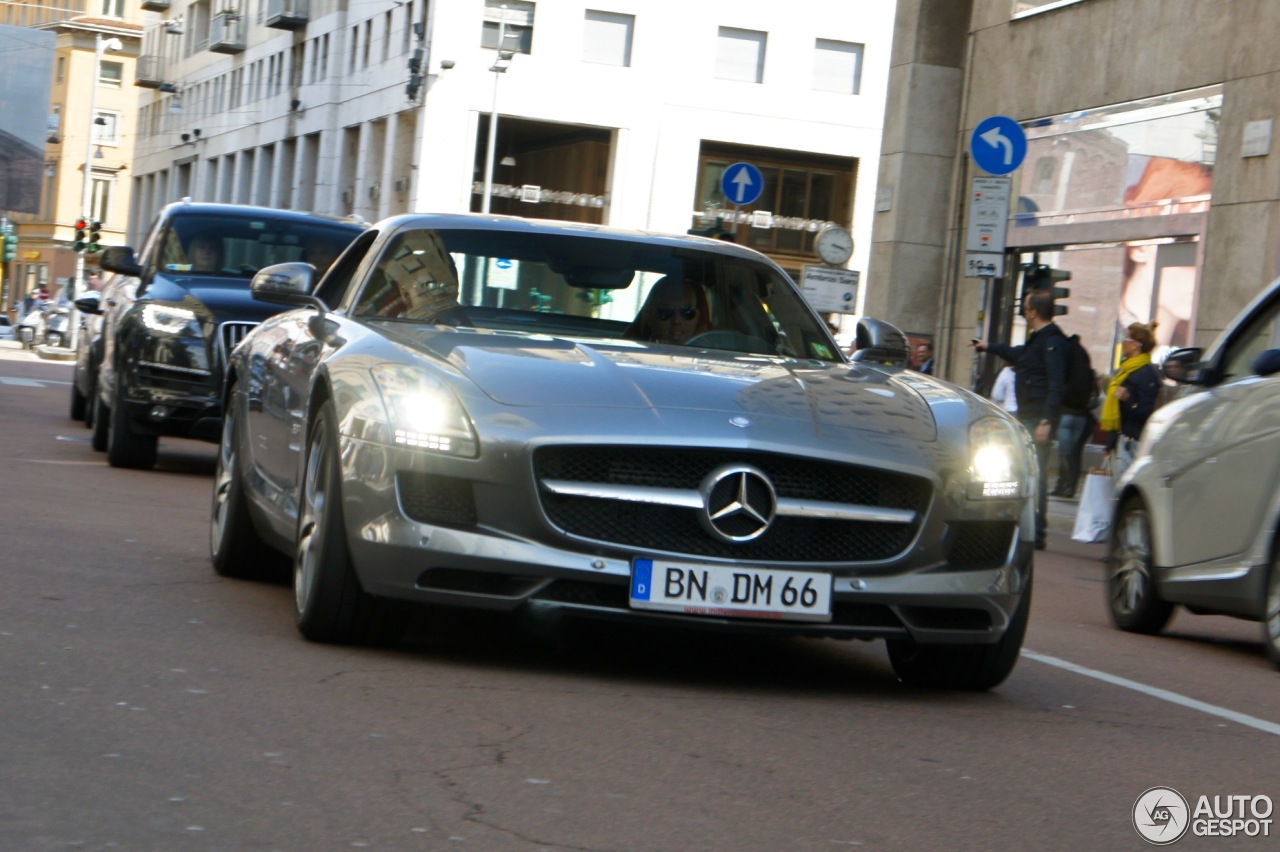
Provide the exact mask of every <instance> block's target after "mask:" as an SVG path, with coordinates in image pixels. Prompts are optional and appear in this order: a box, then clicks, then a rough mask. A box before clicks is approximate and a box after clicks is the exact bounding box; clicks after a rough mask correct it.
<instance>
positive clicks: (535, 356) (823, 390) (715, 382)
mask: <svg viewBox="0 0 1280 852" xmlns="http://www.w3.org/2000/svg"><path fill="white" fill-rule="evenodd" d="M417 345H418V346H421V347H422V348H423V349H425V350H427V351H428V352H430V353H431V354H432V355H434V356H436V357H438V358H441V359H443V360H446V361H448V362H449V363H450V364H451V365H453V367H455V368H456V369H457V370H459V371H460V372H461V373H462V374H464V375H465V376H466V377H467V378H468V379H470V381H471V382H472V383H473V384H474V385H475V387H477V388H478V389H480V390H481V391H482V392H483V393H484V394H486V395H487V396H488V397H490V398H491V399H493V400H495V401H497V402H499V403H502V404H504V405H511V406H541V407H546V406H553V407H575V406H576V407H584V408H586V407H589V408H594V409H599V408H606V407H607V408H622V409H626V408H634V409H638V410H656V411H671V410H676V409H684V410H696V411H717V412H724V413H725V414H727V415H729V416H736V415H742V416H745V417H747V418H749V419H753V420H759V419H763V418H769V419H773V418H777V419H783V420H789V421H796V420H800V421H804V422H806V423H809V424H812V428H816V429H818V431H825V430H823V429H822V426H823V424H830V425H832V426H835V425H837V424H838V425H839V426H840V428H842V429H843V428H851V427H852V428H866V429H871V430H874V431H876V432H880V433H884V432H886V431H888V432H890V433H893V434H897V435H898V436H900V437H904V438H908V439H910V440H916V441H931V440H933V439H934V438H935V437H936V432H937V427H936V424H935V419H934V416H933V414H932V411H931V402H934V401H936V400H939V399H942V398H950V399H954V400H956V401H959V393H958V392H957V391H956V390H955V389H954V388H951V387H950V386H949V385H946V384H945V383H943V382H940V381H937V380H935V379H930V378H927V377H925V376H922V375H920V374H917V373H908V372H905V371H901V370H885V369H881V368H878V367H874V366H870V365H863V364H857V363H855V364H832V363H829V362H824V361H817V360H804V359H790V358H778V357H763V356H755V355H734V354H732V353H727V352H715V351H698V350H693V349H687V348H683V347H666V346H656V345H647V344H629V343H620V342H618V341H610V342H609V343H607V344H605V343H596V342H582V341H570V340H565V339H560V338H531V337H529V336H523V335H510V336H508V335H502V334H484V333H473V332H442V333H435V334H431V335H429V336H428V337H427V338H426V339H425V340H422V339H419V341H417ZM864 424H865V427H864Z"/></svg>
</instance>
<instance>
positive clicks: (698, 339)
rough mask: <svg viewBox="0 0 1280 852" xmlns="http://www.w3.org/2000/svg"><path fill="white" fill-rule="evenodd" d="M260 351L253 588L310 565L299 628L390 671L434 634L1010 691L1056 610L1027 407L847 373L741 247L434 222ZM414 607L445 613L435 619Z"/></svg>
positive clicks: (245, 367) (239, 361)
mask: <svg viewBox="0 0 1280 852" xmlns="http://www.w3.org/2000/svg"><path fill="white" fill-rule="evenodd" d="M315 279H316V274H315V271H314V269H313V268H312V267H311V266H309V265H308V264H305V263H286V264H280V265H277V266H272V267H268V268H266V269H263V270H262V271H261V272H259V273H258V275H257V276H256V278H255V279H254V281H253V284H252V289H253V291H254V294H255V296H256V298H259V299H262V300H264V301H268V302H273V303H277V304H280V303H283V304H286V305H289V306H292V307H293V310H288V311H285V312H284V313H280V314H277V315H275V316H273V317H271V318H270V319H267V320H266V321H264V322H263V323H262V324H261V325H260V326H258V327H257V328H256V329H255V330H254V331H253V332H252V333H251V334H249V335H248V336H247V337H246V338H245V340H244V341H243V342H242V343H241V344H240V345H239V346H237V347H236V348H235V350H234V352H233V353H232V355H231V359H230V364H229V365H228V370H227V379H226V386H225V392H224V403H225V409H224V410H225V412H226V416H225V418H224V423H223V432H222V442H221V448H220V452H219V455H218V465H217V474H216V480H215V486H214V495H213V507H212V534H211V554H212V559H213V564H214V567H215V569H216V570H217V571H218V573H219V574H222V575H224V576H234V577H243V578H254V577H261V576H265V575H266V574H267V573H268V572H269V571H270V569H271V566H272V564H273V562H275V563H276V564H280V563H283V562H284V560H283V559H281V558H280V554H284V555H285V556H287V557H289V558H291V559H292V561H293V578H294V591H295V595H294V599H295V602H296V617H297V623H298V628H299V630H300V631H301V633H302V634H303V635H304V636H305V637H306V638H308V639H311V640H315V641H321V642H347V643H351V642H367V641H373V640H375V639H376V640H378V641H385V640H386V639H387V638H389V637H391V636H395V635H398V634H399V633H400V632H402V631H403V630H404V629H405V628H406V627H411V626H412V619H413V617H414V616H415V614H417V613H425V612H427V611H428V607H427V606H425V605H447V606H454V607H471V608H479V609H489V610H504V611H516V610H522V609H527V610H536V609H539V608H555V609H558V610H560V611H562V612H569V613H576V614H580V615H583V616H597V617H608V618H621V619H629V620H633V621H642V622H650V623H652V624H653V625H655V626H658V625H662V624H672V623H680V624H696V625H699V626H705V627H712V628H716V629H722V630H730V631H757V632H769V633H774V634H778V635H788V634H790V635H806V636H814V637H835V638H843V639H885V640H887V645H888V650H889V657H890V661H891V663H892V665H893V667H894V670H895V671H896V673H897V674H898V676H899V677H900V678H901V679H902V680H903V681H905V682H908V683H912V684H920V685H927V686H934V687H944V688H959V689H987V688H990V687H992V686H994V685H996V684H998V683H1000V682H1001V681H1002V680H1003V679H1004V678H1005V677H1006V676H1007V675H1008V674H1009V672H1010V671H1011V670H1012V668H1013V666H1014V664H1015V662H1016V661H1017V658H1018V653H1019V649H1020V647H1021V645H1022V639H1023V635H1024V632H1025V629H1026V623H1027V613H1028V609H1029V607H1030V597H1031V577H1032V561H1033V552H1034V537H1035V532H1034V528H1035V527H1034V506H1033V500H1034V493H1035V488H1036V487H1037V483H1036V477H1035V472H1034V471H1035V459H1034V455H1033V453H1032V451H1031V447H1030V444H1029V443H1028V440H1029V439H1028V436H1027V434H1026V432H1025V431H1024V430H1023V429H1022V428H1021V427H1020V426H1019V425H1018V424H1017V422H1016V421H1014V420H1013V419H1012V418H1010V417H1009V416H1008V415H1006V414H1005V413H1004V412H1003V411H1001V410H1000V409H999V408H998V407H996V406H994V405H992V404H990V403H989V402H987V401H986V400H984V399H982V398H981V397H979V396H977V395H975V394H972V393H969V392H967V391H965V390H963V389H961V388H958V387H956V386H954V385H952V384H948V383H947V382H944V381H941V380H938V379H935V378H933V377H931V376H926V375H923V374H920V373H917V372H913V371H909V370H907V369H905V368H904V366H903V365H904V364H905V362H906V358H907V351H906V348H907V347H906V342H905V338H904V337H903V335H902V333H901V332H899V331H897V330H896V329H894V328H893V327H892V326H889V325H887V324H885V323H879V322H876V321H875V320H870V319H864V320H863V321H862V322H861V323H860V324H859V331H858V337H859V340H858V347H859V348H858V351H857V352H856V353H855V355H854V356H853V357H852V358H849V357H846V356H845V355H844V354H843V353H842V352H841V350H840V348H839V346H838V345H837V343H836V342H835V340H833V339H832V337H831V334H830V332H829V331H828V329H827V326H826V325H825V323H824V322H823V321H822V318H821V317H820V316H819V315H818V314H817V313H815V312H814V310H813V309H812V308H811V307H810V306H809V304H808V303H807V302H806V301H805V299H804V298H803V295H802V293H801V292H800V291H799V289H798V288H797V287H796V285H795V284H794V283H793V282H792V281H791V279H790V278H788V276H787V274H786V273H785V272H784V271H783V270H782V269H781V268H780V267H779V266H778V265H776V264H775V263H774V262H773V261H771V260H770V259H769V258H767V257H765V256H764V255H762V254H759V253H757V252H755V251H752V250H750V249H747V248H744V247H742V246H738V245H734V244H731V243H726V242H721V241H716V240H710V239H705V238H701V237H692V236H667V235H658V234H652V233H639V232H629V231H621V230H612V229H607V228H602V227H596V226H590V225H582V224H575V223H567V222H547V221H534V220H524V219H516V218H503V217H493V216H472V215H428V214H412V215H405V216H397V217H394V218H391V219H387V220H385V221H383V222H380V223H378V224H377V225H375V226H373V227H371V228H369V229H368V230H367V231H365V232H364V233H362V234H361V235H360V236H358V237H357V238H356V240H355V241H354V242H353V243H352V244H351V246H350V247H349V248H348V249H347V251H346V252H345V253H344V254H343V255H342V256H341V257H340V258H339V259H338V261H337V262H335V263H334V265H333V266H332V267H331V268H330V270H329V272H328V273H327V274H325V275H324V277H323V278H322V279H321V280H319V281H316V280H315ZM412 604H421V605H424V606H421V607H415V606H412Z"/></svg>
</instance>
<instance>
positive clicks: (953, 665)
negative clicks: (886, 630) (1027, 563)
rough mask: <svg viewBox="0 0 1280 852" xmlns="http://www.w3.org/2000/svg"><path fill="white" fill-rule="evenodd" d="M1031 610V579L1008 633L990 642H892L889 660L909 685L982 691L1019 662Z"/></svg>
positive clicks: (1019, 602)
mask: <svg viewBox="0 0 1280 852" xmlns="http://www.w3.org/2000/svg"><path fill="white" fill-rule="evenodd" d="M1030 612H1031V583H1030V582H1028V583H1027V587H1026V589H1024V590H1023V593H1022V598H1021V600H1019V601H1018V608H1017V609H1016V610H1015V611H1014V613H1013V617H1012V618H1011V619H1009V626H1008V628H1007V629H1006V630H1005V632H1004V635H1003V636H1001V637H1000V638H999V639H998V640H996V642H994V643H992V644H987V645H920V644H917V643H915V642H909V641H892V642H890V643H889V646H888V650H889V663H890V664H891V665H892V666H893V671H894V673H895V674H896V675H897V676H898V679H899V680H901V681H902V682H903V683H905V684H907V685H908V686H919V687H925V688H928V689H956V690H968V691H973V692H980V691H983V690H987V689H992V688H994V687H996V686H998V685H999V684H1000V683H1001V682H1003V681H1004V679H1005V678H1007V677H1008V676H1009V673H1010V672H1011V671H1013V667H1014V666H1015V665H1016V664H1017V662H1018V655H1019V653H1020V652H1021V651H1022V639H1023V637H1024V636H1026V633H1027V616H1028V615H1029V614H1030Z"/></svg>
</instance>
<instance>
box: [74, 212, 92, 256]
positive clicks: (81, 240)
mask: <svg viewBox="0 0 1280 852" xmlns="http://www.w3.org/2000/svg"><path fill="white" fill-rule="evenodd" d="M88 244H89V220H88V219H84V218H80V219H77V220H76V242H75V245H74V246H72V248H74V249H75V250H76V251H84V247H85V246H87V245H88Z"/></svg>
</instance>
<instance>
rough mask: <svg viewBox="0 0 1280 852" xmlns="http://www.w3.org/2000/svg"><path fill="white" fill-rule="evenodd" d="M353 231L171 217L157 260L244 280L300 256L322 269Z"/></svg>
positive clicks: (178, 269)
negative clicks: (268, 267)
mask: <svg viewBox="0 0 1280 852" xmlns="http://www.w3.org/2000/svg"><path fill="white" fill-rule="evenodd" d="M355 233H356V231H355V229H353V228H352V227H351V226H349V225H348V226H343V225H339V224H333V225H328V224H325V223H323V222H299V221H293V220H287V219H272V218H269V217H261V216H258V217H250V216H225V215H223V216H210V215H200V214H190V215H186V216H175V217H174V218H173V220H172V222H171V223H170V224H169V227H168V229H167V231H166V232H165V235H164V238H163V240H162V241H161V244H160V247H159V257H158V265H159V267H160V268H161V269H163V270H165V271H167V272H173V273H187V274H192V275H215V276H231V277H236V278H245V279H248V278H252V277H253V275H254V273H256V272H257V271H258V270H259V269H261V268H262V267H264V266H270V265H271V264H273V263H286V262H289V261H299V260H300V261H306V262H307V263H310V264H312V265H314V266H315V267H316V268H317V269H318V270H319V271H320V272H321V273H323V272H324V271H325V269H327V268H328V266H329V264H330V263H332V262H333V259H334V258H336V257H337V256H338V255H339V254H341V253H342V250H343V249H345V248H346V247H347V244H348V243H350V242H351V240H352V238H353V237H354V236H355Z"/></svg>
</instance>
